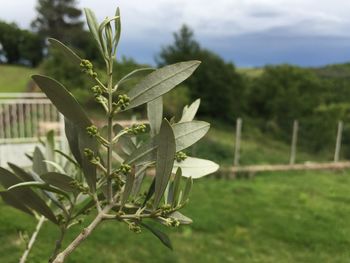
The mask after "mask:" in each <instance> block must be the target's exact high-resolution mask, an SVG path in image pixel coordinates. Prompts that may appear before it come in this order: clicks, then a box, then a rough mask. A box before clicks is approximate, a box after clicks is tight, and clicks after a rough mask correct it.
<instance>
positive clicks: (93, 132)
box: [86, 125, 99, 137]
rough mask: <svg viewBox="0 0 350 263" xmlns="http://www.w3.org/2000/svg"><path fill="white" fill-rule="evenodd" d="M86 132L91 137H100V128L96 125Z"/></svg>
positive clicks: (87, 128) (88, 128)
mask: <svg viewBox="0 0 350 263" xmlns="http://www.w3.org/2000/svg"><path fill="white" fill-rule="evenodd" d="M86 132H87V134H88V135H89V136H90V137H95V136H97V135H99V132H98V128H97V127H96V126H95V125H91V126H89V127H86Z"/></svg>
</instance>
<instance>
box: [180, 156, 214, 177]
mask: <svg viewBox="0 0 350 263" xmlns="http://www.w3.org/2000/svg"><path fill="white" fill-rule="evenodd" d="M177 168H181V170H182V176H184V177H192V178H193V179H197V178H201V177H203V176H206V175H208V174H212V173H215V172H216V171H217V170H218V169H219V165H218V164H216V163H214V162H212V161H209V160H205V159H199V158H194V157H187V158H186V160H184V161H181V162H177V161H175V163H174V170H173V171H176V169H177Z"/></svg>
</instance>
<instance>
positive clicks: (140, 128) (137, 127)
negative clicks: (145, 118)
mask: <svg viewBox="0 0 350 263" xmlns="http://www.w3.org/2000/svg"><path fill="white" fill-rule="evenodd" d="M144 132H146V125H145V124H133V125H132V126H131V127H130V128H126V133H127V134H133V135H137V134H139V133H144Z"/></svg>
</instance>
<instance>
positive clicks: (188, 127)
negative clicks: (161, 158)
mask: <svg viewBox="0 0 350 263" xmlns="http://www.w3.org/2000/svg"><path fill="white" fill-rule="evenodd" d="M209 128H210V124H209V123H207V122H204V121H189V122H182V123H175V124H174V125H173V130H174V134H175V138H176V151H177V152H178V151H182V150H184V149H186V148H187V147H189V146H191V145H193V144H195V143H196V142H198V141H199V140H200V139H201V138H203V137H204V135H206V134H207V132H208V131H209Z"/></svg>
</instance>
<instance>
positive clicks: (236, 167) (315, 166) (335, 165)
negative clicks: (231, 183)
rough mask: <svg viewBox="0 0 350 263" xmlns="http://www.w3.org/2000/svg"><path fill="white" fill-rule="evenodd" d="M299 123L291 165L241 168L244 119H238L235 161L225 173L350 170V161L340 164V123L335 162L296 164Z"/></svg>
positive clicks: (341, 131) (293, 133) (341, 126)
mask: <svg viewBox="0 0 350 263" xmlns="http://www.w3.org/2000/svg"><path fill="white" fill-rule="evenodd" d="M298 130H299V123H298V121H297V120H294V122H293V132H292V141H291V147H290V159H289V164H277V165H247V166H241V165H240V164H239V157H240V148H241V136H242V135H241V134H242V119H241V118H238V119H237V121H236V138H235V148H234V161H233V166H232V167H231V168H229V169H225V172H231V173H232V174H233V176H234V175H235V173H238V172H244V173H256V172H265V171H270V172H271V171H289V170H343V169H348V168H350V162H349V161H343V162H340V161H339V160H340V150H341V143H342V133H343V122H342V121H339V122H338V130H337V137H336V139H335V151H334V159H333V162H326V163H310V162H308V163H304V164H295V160H296V156H297V141H298Z"/></svg>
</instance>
